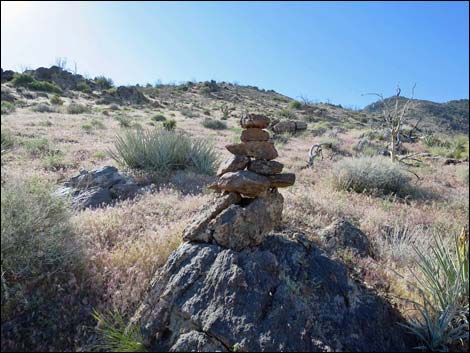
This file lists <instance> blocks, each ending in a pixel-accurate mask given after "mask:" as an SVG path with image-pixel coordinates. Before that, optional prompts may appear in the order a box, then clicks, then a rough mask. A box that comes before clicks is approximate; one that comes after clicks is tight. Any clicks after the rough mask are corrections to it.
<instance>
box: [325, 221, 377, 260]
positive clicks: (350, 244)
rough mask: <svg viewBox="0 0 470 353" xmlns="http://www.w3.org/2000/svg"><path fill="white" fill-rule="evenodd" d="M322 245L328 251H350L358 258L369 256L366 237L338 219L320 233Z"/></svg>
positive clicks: (369, 250) (368, 245) (349, 224)
mask: <svg viewBox="0 0 470 353" xmlns="http://www.w3.org/2000/svg"><path fill="white" fill-rule="evenodd" d="M319 235H320V238H321V240H322V243H323V245H324V246H325V248H326V249H327V250H329V251H337V250H344V249H346V250H350V251H352V252H353V253H355V254H357V255H359V256H370V255H371V245H370V242H369V239H368V238H367V236H366V235H365V234H364V233H363V232H362V231H361V230H360V229H358V228H356V227H354V226H353V225H352V224H351V223H350V222H349V221H348V220H346V219H338V220H336V221H334V222H333V223H332V224H330V225H329V226H328V227H327V228H325V229H323V230H322V231H321V232H320V233H319Z"/></svg>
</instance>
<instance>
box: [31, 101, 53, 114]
mask: <svg viewBox="0 0 470 353" xmlns="http://www.w3.org/2000/svg"><path fill="white" fill-rule="evenodd" d="M31 110H32V111H33V112H36V113H56V112H57V110H56V108H54V107H51V106H50V105H49V104H47V103H39V104H36V105H34V106H33V107H32V108H31Z"/></svg>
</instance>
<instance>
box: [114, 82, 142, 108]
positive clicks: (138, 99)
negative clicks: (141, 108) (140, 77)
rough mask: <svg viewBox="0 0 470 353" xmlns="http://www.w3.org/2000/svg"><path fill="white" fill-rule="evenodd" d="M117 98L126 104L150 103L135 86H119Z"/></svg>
mask: <svg viewBox="0 0 470 353" xmlns="http://www.w3.org/2000/svg"><path fill="white" fill-rule="evenodd" d="M116 97H117V98H118V99H119V100H120V101H121V102H122V103H126V104H144V103H148V101H149V100H148V99H147V97H145V96H144V94H143V93H142V92H140V91H139V90H138V89H137V87H134V86H129V87H127V86H119V87H118V88H117V89H116Z"/></svg>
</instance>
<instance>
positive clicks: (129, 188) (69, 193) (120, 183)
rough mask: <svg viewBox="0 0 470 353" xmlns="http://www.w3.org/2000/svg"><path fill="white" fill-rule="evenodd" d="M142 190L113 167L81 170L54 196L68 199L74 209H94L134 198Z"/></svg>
mask: <svg viewBox="0 0 470 353" xmlns="http://www.w3.org/2000/svg"><path fill="white" fill-rule="evenodd" d="M142 191H143V188H142V187H141V186H139V185H137V184H136V183H135V182H134V181H133V179H132V178H130V177H129V176H126V175H123V174H120V173H119V172H118V170H117V169H116V168H115V167H112V166H105V167H102V168H99V169H94V170H91V171H86V170H83V171H81V172H80V174H79V175H77V176H74V177H72V178H71V179H70V180H69V181H67V182H65V183H64V185H63V187H61V188H59V189H58V190H57V191H56V192H55V194H56V195H58V196H64V197H70V198H71V202H72V207H73V208H75V209H85V208H96V207H101V206H105V205H109V204H112V203H113V202H115V201H118V200H125V199H129V198H133V197H135V196H136V195H137V194H138V193H140V192H142Z"/></svg>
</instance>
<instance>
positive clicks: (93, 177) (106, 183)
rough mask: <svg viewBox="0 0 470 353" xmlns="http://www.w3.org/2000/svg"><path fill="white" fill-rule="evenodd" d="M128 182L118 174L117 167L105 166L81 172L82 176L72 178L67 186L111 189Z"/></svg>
mask: <svg viewBox="0 0 470 353" xmlns="http://www.w3.org/2000/svg"><path fill="white" fill-rule="evenodd" d="M127 180H128V179H126V178H125V177H124V176H123V175H121V174H119V173H118V170H117V168H116V167H113V166H104V167H102V168H98V169H94V170H91V171H89V172H88V171H86V170H85V171H81V172H80V175H77V176H76V177H73V178H71V179H70V181H69V182H68V183H67V185H68V186H73V187H75V188H77V189H88V188H90V187H95V186H99V187H102V188H109V187H111V186H113V185H115V184H119V183H126V182H127Z"/></svg>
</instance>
